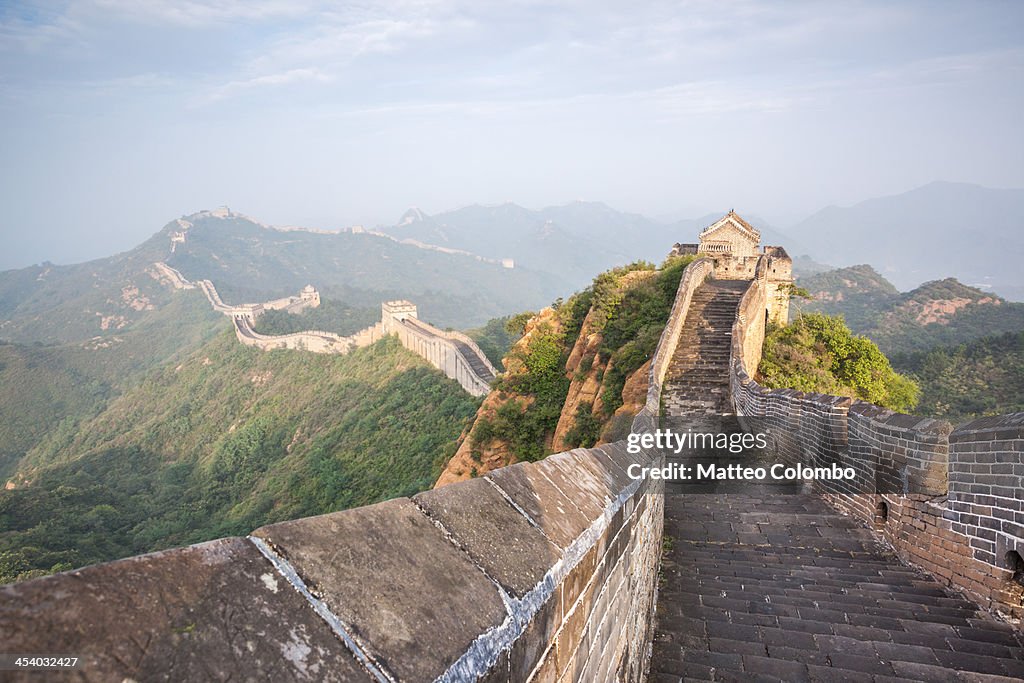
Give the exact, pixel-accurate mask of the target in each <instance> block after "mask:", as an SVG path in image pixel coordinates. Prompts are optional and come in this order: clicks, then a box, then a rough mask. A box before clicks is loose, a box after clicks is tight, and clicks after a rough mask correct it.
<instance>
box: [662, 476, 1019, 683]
mask: <svg viewBox="0 0 1024 683" xmlns="http://www.w3.org/2000/svg"><path fill="white" fill-rule="evenodd" d="M665 537H666V556H665V558H664V564H663V579H662V584H661V588H660V595H659V599H658V631H657V634H656V636H655V642H654V657H653V661H652V667H651V678H650V680H651V681H652V683H669V682H678V681H682V680H715V681H744V682H745V683H746V682H749V681H761V680H764V681H769V680H772V681H777V680H782V681H879V682H882V681H889V680H920V681H1001V680H1005V681H1010V680H1022V679H1024V648H1022V638H1021V636H1020V634H1019V633H1016V632H1014V631H1013V629H1012V628H1011V627H1010V626H1008V625H1007V624H1003V623H1000V622H997V621H995V620H994V619H992V618H991V617H987V616H986V615H984V614H983V613H982V612H980V611H979V610H978V608H977V607H976V606H974V605H973V604H971V603H969V602H967V601H966V600H964V599H963V598H960V597H957V596H955V595H953V594H951V593H949V592H948V591H946V590H944V589H943V588H942V587H941V586H940V585H939V584H938V583H936V582H935V581H934V580H932V579H930V578H928V577H927V576H925V575H923V574H922V573H920V572H918V571H915V570H914V569H911V568H909V567H907V566H906V565H903V564H902V563H901V562H900V561H899V560H898V559H896V558H895V557H893V556H892V555H891V554H890V553H888V552H887V551H886V550H885V549H884V548H883V547H882V546H881V545H880V544H878V543H877V542H876V541H874V540H873V538H872V537H871V534H870V532H869V531H868V530H867V529H864V528H862V527H860V525H859V524H858V523H857V522H856V521H854V520H851V519H849V518H846V517H843V516H841V515H839V514H837V513H835V512H834V511H832V509H831V508H829V507H828V506H827V505H826V504H825V503H824V502H823V501H822V500H821V499H819V498H817V497H816V496H813V495H809V494H781V493H768V494H766V495H762V496H752V495H744V494H701V493H696V494H681V495H680V494H672V493H669V494H668V495H667V497H666V500H665ZM958 672H959V673H958Z"/></svg>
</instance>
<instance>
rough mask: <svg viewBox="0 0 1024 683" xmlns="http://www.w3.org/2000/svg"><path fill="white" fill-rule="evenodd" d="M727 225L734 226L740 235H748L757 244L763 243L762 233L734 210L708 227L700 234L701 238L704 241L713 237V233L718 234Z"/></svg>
mask: <svg viewBox="0 0 1024 683" xmlns="http://www.w3.org/2000/svg"><path fill="white" fill-rule="evenodd" d="M726 225H732V226H734V227H735V228H736V229H737V230H739V231H740V233H742V234H743V235H746V236H747V237H749V238H750V239H751V240H753V241H754V242H755V243H760V242H761V232H760V231H759V230H758V229H757V228H755V227H754V226H753V225H751V224H750V223H748V222H746V221H745V220H743V218H741V217H740V215H739V214H738V213H736V212H735V211H733V210H732V209H730V210H729V213H727V214H725V215H724V216H722V217H721V218H719V219H718V220H717V221H715V222H714V223H712V224H711V225H709V226H708V227H706V228H704V230H702V231H701V233H700V238H701V239H702V240H703V239H704V238H706V237H708V236H709V235H711V233H713V232H716V231H718V230H720V229H721V228H724V227H725V226H726Z"/></svg>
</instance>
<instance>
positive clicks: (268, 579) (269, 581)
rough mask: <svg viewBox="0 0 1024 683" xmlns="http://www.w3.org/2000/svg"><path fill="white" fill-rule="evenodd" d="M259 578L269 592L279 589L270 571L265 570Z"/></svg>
mask: <svg viewBox="0 0 1024 683" xmlns="http://www.w3.org/2000/svg"><path fill="white" fill-rule="evenodd" d="M260 580H261V581H262V582H263V585H264V586H266V587H267V590H268V591H270V592H271V593H276V592H277V591H278V590H279V588H278V585H277V577H276V576H274V575H273V574H271V573H270V572H267V573H266V574H261V575H260Z"/></svg>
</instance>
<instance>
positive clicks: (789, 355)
mask: <svg viewBox="0 0 1024 683" xmlns="http://www.w3.org/2000/svg"><path fill="white" fill-rule="evenodd" d="M758 375H759V378H760V380H761V382H762V383H763V384H764V385H765V386H766V387H769V388H782V387H791V388H794V389H799V390H800V391H815V392H821V393H828V394H838V395H842V396H853V397H856V398H860V399H863V400H865V401H869V402H871V403H874V404H876V405H880V406H883V407H885V408H889V409H892V410H897V411H908V410H911V409H912V408H913V407H914V406H915V405H916V404H917V401H918V397H919V395H920V391H919V389H918V387H917V384H916V383H915V382H914V381H913V380H911V379H910V378H908V377H905V376H903V375H901V374H899V373H898V372H896V371H895V370H894V369H893V368H892V365H891V364H890V362H889V359H888V358H886V357H885V354H883V353H882V352H881V351H880V350H879V349H878V347H877V346H876V345H875V344H874V342H872V341H871V340H870V339H868V338H867V337H862V336H857V335H854V334H853V333H852V332H851V331H850V328H849V327H847V326H846V323H845V322H843V320H842V319H841V318H837V317H833V316H827V315H824V314H821V313H809V314H804V315H801V316H800V317H799V318H797V319H796V320H795V321H794V322H792V323H790V324H789V325H786V326H784V327H780V326H774V325H773V326H770V327H769V328H768V330H767V333H766V335H765V343H764V352H763V356H762V359H761V364H760V366H759V368H758Z"/></svg>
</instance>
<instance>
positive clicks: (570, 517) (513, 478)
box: [487, 463, 593, 550]
mask: <svg viewBox="0 0 1024 683" xmlns="http://www.w3.org/2000/svg"><path fill="white" fill-rule="evenodd" d="M487 478H488V479H490V480H491V481H493V482H494V483H495V484H497V485H498V487H499V488H500V489H501V490H502V491H504V492H505V495H507V496H508V497H509V498H510V499H511V500H512V501H513V502H514V503H515V504H516V505H518V506H519V507H520V508H522V509H523V510H524V511H525V512H526V514H527V515H529V516H530V519H531V520H533V522H534V523H535V524H536V525H537V526H538V527H540V528H541V529H542V530H543V531H544V534H545V535H546V536H547V537H548V538H549V539H550V540H551V541H553V542H554V543H555V544H556V545H558V547H559V548H560V549H562V550H564V549H565V548H566V547H568V545H569V544H570V543H572V542H573V541H574V540H575V539H576V537H577V536H579V535H580V534H581V533H583V531H584V530H585V529H587V528H588V527H589V526H590V524H591V522H592V521H593V520H588V519H587V518H586V517H585V516H584V515H583V513H582V512H580V510H579V508H577V507H576V505H575V504H574V503H573V502H572V501H571V500H569V499H568V498H567V497H566V496H565V495H564V494H563V493H562V492H561V491H560V490H559V489H558V488H557V487H556V486H555V485H554V484H552V483H551V481H550V480H549V479H548V478H547V477H545V476H544V474H543V473H542V472H541V471H540V470H538V469H537V467H536V465H534V464H532V463H519V464H517V465H512V466H511V467H503V468H501V469H499V470H494V471H493V472H489V473H488V474H487Z"/></svg>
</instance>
